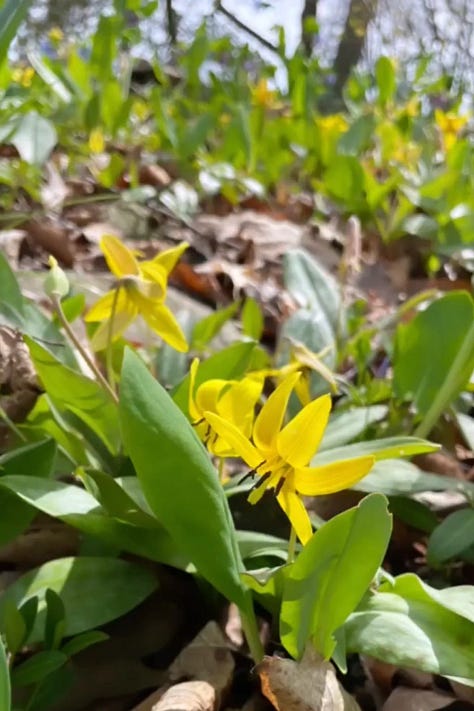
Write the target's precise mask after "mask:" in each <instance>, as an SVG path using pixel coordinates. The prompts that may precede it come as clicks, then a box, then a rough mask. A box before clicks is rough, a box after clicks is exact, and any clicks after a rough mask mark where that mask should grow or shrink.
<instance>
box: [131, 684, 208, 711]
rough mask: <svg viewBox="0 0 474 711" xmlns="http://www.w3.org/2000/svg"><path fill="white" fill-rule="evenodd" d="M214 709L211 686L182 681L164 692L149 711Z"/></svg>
mask: <svg viewBox="0 0 474 711" xmlns="http://www.w3.org/2000/svg"><path fill="white" fill-rule="evenodd" d="M216 708H217V707H216V696H215V690H214V688H213V687H212V686H211V684H208V683H207V681H183V682H182V683H181V684H175V686H171V687H170V688H169V689H168V690H167V691H165V693H164V694H163V696H162V697H161V699H160V700H159V701H158V703H157V704H154V706H152V707H151V711H214V709H216ZM145 709H146V707H145ZM144 711H145V710H144Z"/></svg>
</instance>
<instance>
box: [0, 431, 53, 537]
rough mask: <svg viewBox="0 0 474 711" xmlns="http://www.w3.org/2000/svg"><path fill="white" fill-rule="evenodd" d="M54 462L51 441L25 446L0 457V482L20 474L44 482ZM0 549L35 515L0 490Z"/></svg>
mask: <svg viewBox="0 0 474 711" xmlns="http://www.w3.org/2000/svg"><path fill="white" fill-rule="evenodd" d="M55 460H56V443H55V442H54V440H52V439H45V440H42V441H40V442H34V443H32V444H27V445H25V446H24V447H19V448H18V449H13V450H10V451H9V452H5V454H3V455H2V456H0V482H1V481H2V480H3V479H4V478H5V477H6V476H8V475H9V474H23V475H26V476H27V477H28V478H30V477H35V478H37V477H39V478H47V477H49V476H50V475H51V474H52V471H53V467H54V463H55ZM0 511H1V512H2V514H1V516H0V545H4V544H5V543H8V542H9V541H12V540H13V539H14V538H16V536H18V535H19V534H20V533H22V531H24V530H25V528H27V526H28V525H29V524H30V523H31V521H32V520H33V518H34V516H35V514H36V511H35V510H34V508H32V507H31V506H29V505H28V504H27V503H25V502H24V501H21V499H19V498H18V497H17V496H16V495H15V492H10V491H8V489H6V488H3V487H2V488H0Z"/></svg>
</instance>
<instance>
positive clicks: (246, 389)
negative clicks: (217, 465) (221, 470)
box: [188, 358, 264, 457]
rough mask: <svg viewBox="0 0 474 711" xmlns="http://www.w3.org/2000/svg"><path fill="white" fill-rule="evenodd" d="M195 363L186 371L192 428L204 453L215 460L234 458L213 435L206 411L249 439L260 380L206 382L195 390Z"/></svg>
mask: <svg viewBox="0 0 474 711" xmlns="http://www.w3.org/2000/svg"><path fill="white" fill-rule="evenodd" d="M198 368H199V360H198V359H197V358H195V359H194V360H193V362H192V363H191V368H190V370H189V399H188V410H189V414H190V416H191V418H192V420H193V426H194V427H195V429H196V432H197V434H198V436H199V438H200V439H201V440H202V441H203V442H204V443H205V444H206V447H207V449H208V450H209V451H210V452H211V454H214V455H215V456H217V457H238V456H239V454H238V453H236V452H234V450H233V449H232V447H231V446H230V445H229V444H228V443H227V441H226V440H225V438H223V437H221V436H220V435H219V434H218V433H217V432H215V431H214V430H213V429H212V427H211V425H210V424H209V423H208V422H207V421H206V420H205V417H204V413H205V412H206V411H209V412H213V413H215V414H217V415H219V416H220V417H223V418H224V419H225V420H226V421H228V422H231V423H232V424H233V425H234V426H235V427H237V428H238V429H239V430H240V432H242V434H243V435H244V436H245V437H250V434H251V432H252V425H253V421H254V418H255V405H256V404H257V402H258V400H259V398H260V395H261V393H262V388H263V381H264V378H263V376H259V375H255V376H253V375H250V376H247V377H245V378H243V379H242V380H223V379H220V378H215V379H211V380H206V381H205V382H204V383H201V385H199V386H197V387H196V376H197V372H198Z"/></svg>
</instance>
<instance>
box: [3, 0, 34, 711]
mask: <svg viewBox="0 0 474 711" xmlns="http://www.w3.org/2000/svg"><path fill="white" fill-rule="evenodd" d="M30 5H31V0H6V2H5V3H4V4H3V7H2V8H1V9H0V64H2V62H3V60H4V59H5V57H6V56H7V52H8V48H9V47H10V44H11V42H12V40H13V39H14V37H15V35H16V33H17V30H18V28H19V27H20V25H21V23H22V22H23V20H24V19H25V17H26V15H27V12H28V9H29V7H30ZM5 708H7V707H5ZM8 708H10V704H9V703H8Z"/></svg>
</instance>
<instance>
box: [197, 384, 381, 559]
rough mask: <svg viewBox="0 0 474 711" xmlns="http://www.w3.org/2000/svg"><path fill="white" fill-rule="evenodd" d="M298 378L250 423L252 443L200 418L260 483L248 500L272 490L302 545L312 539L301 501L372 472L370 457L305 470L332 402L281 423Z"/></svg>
mask: <svg viewBox="0 0 474 711" xmlns="http://www.w3.org/2000/svg"><path fill="white" fill-rule="evenodd" d="M298 378H299V373H292V374H291V375H289V376H288V377H287V378H286V379H285V380H284V381H283V382H282V383H281V384H280V385H279V386H278V387H277V388H276V389H275V390H274V391H273V393H272V394H271V395H270V397H269V398H268V400H267V401H266V403H265V405H264V406H263V407H262V409H261V411H260V413H259V414H258V416H257V418H256V419H255V423H254V426H253V429H252V436H251V438H249V437H245V435H243V434H242V432H241V431H240V430H239V429H238V428H237V427H235V425H233V424H232V423H231V422H229V421H227V420H225V419H224V418H223V417H221V416H220V415H217V414H216V413H214V412H205V413H204V416H205V418H206V420H207V421H208V422H209V424H210V425H211V427H212V428H213V430H215V431H216V432H217V433H218V435H219V436H221V437H222V438H223V439H225V440H226V442H228V444H229V445H230V446H231V447H232V448H233V449H234V450H235V452H238V454H239V456H240V457H242V459H243V460H244V461H245V462H246V464H248V466H249V467H251V472H250V474H251V475H257V476H258V477H259V479H258V481H257V483H256V484H255V486H254V487H253V489H252V491H251V492H250V495H249V497H248V500H249V502H250V503H251V504H255V503H257V501H259V500H260V499H261V498H262V496H263V493H264V492H265V490H266V489H273V490H274V492H275V495H276V498H277V501H278V503H279V504H280V506H281V508H282V509H283V511H284V512H285V514H286V515H287V516H288V518H289V520H290V522H291V525H292V526H293V528H294V530H295V532H296V535H297V536H298V538H299V540H300V541H301V543H302V544H303V545H305V544H306V543H307V542H308V540H309V539H310V537H311V535H312V528H311V521H310V519H309V516H308V512H307V511H306V508H305V506H304V503H303V501H302V499H301V497H302V496H319V495H323V494H332V493H334V492H335V491H341V490H342V489H346V488H348V487H350V486H352V485H353V484H355V483H356V482H357V481H359V479H362V477H364V476H365V475H366V474H367V472H368V471H369V470H370V469H371V467H372V465H373V463H374V458H373V457H372V456H367V457H358V458H356V459H348V460H344V461H340V462H333V463H331V464H326V465H323V466H319V467H310V466H308V464H309V462H310V461H311V459H312V458H313V456H314V454H315V452H316V450H317V449H318V446H319V443H320V442H321V439H322V436H323V434H324V430H325V428H326V425H327V421H328V418H329V413H330V410H331V397H330V396H329V395H323V396H322V397H318V398H317V399H316V400H313V401H312V402H310V403H309V404H308V405H306V406H305V407H304V408H303V409H302V410H301V411H300V412H299V413H298V414H297V415H296V416H295V417H294V418H293V419H292V420H290V422H288V424H286V425H284V426H283V427H282V424H283V418H284V415H285V411H286V408H287V405H288V400H289V398H290V395H291V392H292V390H293V388H294V387H295V385H296V383H297V381H298Z"/></svg>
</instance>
